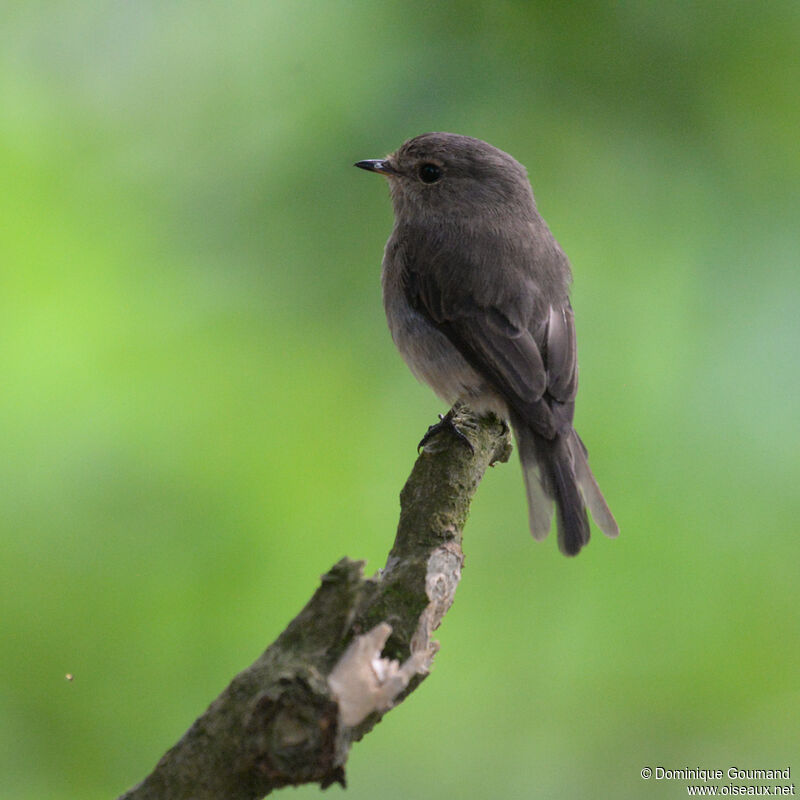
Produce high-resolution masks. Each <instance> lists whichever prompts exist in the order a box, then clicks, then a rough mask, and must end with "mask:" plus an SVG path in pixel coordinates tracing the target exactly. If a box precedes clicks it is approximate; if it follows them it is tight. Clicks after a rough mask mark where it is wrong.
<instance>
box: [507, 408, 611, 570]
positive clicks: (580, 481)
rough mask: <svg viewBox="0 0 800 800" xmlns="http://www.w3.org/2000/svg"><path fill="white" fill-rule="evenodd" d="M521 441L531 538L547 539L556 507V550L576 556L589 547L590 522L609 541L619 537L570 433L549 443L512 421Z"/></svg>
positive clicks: (578, 443)
mask: <svg viewBox="0 0 800 800" xmlns="http://www.w3.org/2000/svg"><path fill="white" fill-rule="evenodd" d="M511 424H512V426H513V428H514V433H515V435H516V438H517V447H518V449H519V455H520V461H521V462H522V472H523V476H524V478H525V488H526V491H527V496H528V519H529V525H530V529H531V534H532V535H533V538H534V539H536V540H537V541H541V540H542V539H544V538H545V537H546V536H547V534H548V532H549V531H550V527H551V523H552V516H553V506H554V504H555V509H556V520H557V523H558V546H559V549H560V550H561V552H562V553H564V554H565V555H568V556H574V555H577V553H579V552H580V550H581V548H582V547H584V546H585V545H586V544H588V542H589V536H590V530H589V517H588V514H587V511H586V506H587V505H588V506H589V509H590V510H591V512H592V517H593V518H594V520H595V522H596V523H597V525H598V527H599V528H600V529H601V530H602V531H603V532H604V533H605V534H606V535H608V536H616V535H617V533H619V529H618V527H617V523H616V522H615V520H614V517H613V516H612V514H611V511H610V510H609V508H608V505H607V504H606V501H605V499H604V498H603V495H602V493H601V492H600V488H599V487H598V485H597V482H596V481H595V479H594V476H593V475H592V471H591V469H589V464H588V462H587V460H586V450H585V448H584V447H583V443H582V442H581V441H580V439H579V438H578V435H577V433H574V431H572V432H571V433H569V434H567V435H559V436H557V437H556V438H555V439H553V440H549V439H545V438H544V437H542V436H539V435H538V434H537V433H536V432H535V431H532V430H531V429H530V428H529V427H528V426H527V425H525V424H524V423H521V422H520V421H519V420H514V419H513V418H512V421H511Z"/></svg>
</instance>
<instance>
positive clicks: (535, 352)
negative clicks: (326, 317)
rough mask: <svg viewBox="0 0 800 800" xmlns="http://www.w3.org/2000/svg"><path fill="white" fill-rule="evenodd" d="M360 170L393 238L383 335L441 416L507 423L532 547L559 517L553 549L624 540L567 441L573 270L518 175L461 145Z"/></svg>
mask: <svg viewBox="0 0 800 800" xmlns="http://www.w3.org/2000/svg"><path fill="white" fill-rule="evenodd" d="M356 166H359V167H362V168H364V169H369V170H372V171H374V172H379V173H381V174H383V175H385V176H386V177H387V178H388V179H389V186H390V189H391V195H392V203H393V206H394V212H395V223H394V230H393V231H392V234H391V236H390V238H389V241H388V242H387V244H386V250H385V253H384V259H383V278H382V281H383V299H384V306H385V309H386V318H387V320H388V323H389V329H390V331H391V334H392V338H393V339H394V342H395V344H396V345H397V348H398V350H399V351H400V353H401V355H402V356H403V358H404V359H405V361H406V363H407V364H408V365H409V367H410V368H411V371H412V372H413V373H414V374H415V375H416V376H417V378H419V379H420V380H422V381H424V382H425V383H427V384H428V385H430V386H431V388H433V390H434V391H435V392H436V394H437V395H438V396H439V397H441V398H442V400H444V402H446V403H448V404H450V405H452V404H453V403H455V402H456V401H458V400H462V401H464V402H466V403H467V404H468V405H469V406H470V407H471V408H472V409H473V410H474V411H476V412H477V413H478V414H482V413H487V412H490V411H491V412H494V413H496V414H498V415H499V416H500V417H502V418H504V419H507V420H509V421H510V423H511V426H512V428H513V430H514V434H515V436H516V439H517V445H518V450H519V454H520V460H521V462H522V470H523V475H524V477H525V484H526V489H527V498H528V508H529V522H530V529H531V533H532V534H533V536H534V538H536V539H543V538H544V537H545V536H546V535H547V533H548V531H549V529H550V524H551V518H552V511H553V505H554V503H555V507H556V513H557V521H558V531H559V546H560V548H561V550H562V552H564V553H565V554H567V555H575V554H576V553H578V552H579V551H580V549H581V547H583V546H584V545H585V544H586V543H587V542H588V540H589V520H588V517H587V513H586V506H587V505H588V507H589V509H590V511H591V513H592V516H593V518H594V520H595V522H596V523H597V525H598V526H599V527H600V528H601V529H602V530H603V531H604V533H606V534H607V535H609V536H616V535H617V533H618V528H617V524H616V522H615V521H614V517H613V516H612V514H611V512H610V510H609V509H608V506H607V505H606V502H605V500H604V499H603V495H602V493H601V492H600V489H599V487H598V486H597V483H596V481H595V479H594V476H593V475H592V472H591V470H590V468H589V464H588V461H587V458H586V449H585V448H584V446H583V443H582V442H581V440H580V438H579V437H578V434H577V433H576V432H575V430H574V428H573V427H572V418H573V413H574V409H575V395H576V393H577V388H578V363H577V348H576V341H575V325H574V320H573V314H572V308H571V307H570V303H569V286H570V283H571V279H572V276H571V271H570V266H569V262H568V260H567V257H566V256H565V255H564V253H563V251H562V250H561V248H560V247H559V245H558V242H556V240H555V238H554V237H553V235H552V233H551V232H550V230H549V228H548V227H547V224H546V223H545V222H544V220H543V219H542V218H541V216H540V215H539V213H538V211H537V209H536V203H535V201H534V197H533V192H532V190H531V187H530V183H529V182H528V178H527V174H526V171H525V168H524V167H523V166H522V165H521V164H519V163H518V162H517V161H515V160H514V159H513V158H512V157H511V156H509V155H508V154H507V153H504V152H503V151H502V150H498V149H497V148H495V147H492V146H491V145H489V144H487V143H486V142H482V141H480V140H478V139H472V138H470V137H467V136H457V135H455V134H450V133H427V134H423V135H422V136H417V137H416V138H414V139H410V140H409V141H407V142H406V143H405V144H403V145H402V146H401V147H400V148H399V149H398V150H397V151H396V152H395V153H393V154H391V155H389V156H387V157H386V158H385V159H378V160H374V161H361V162H358V163H357V164H356Z"/></svg>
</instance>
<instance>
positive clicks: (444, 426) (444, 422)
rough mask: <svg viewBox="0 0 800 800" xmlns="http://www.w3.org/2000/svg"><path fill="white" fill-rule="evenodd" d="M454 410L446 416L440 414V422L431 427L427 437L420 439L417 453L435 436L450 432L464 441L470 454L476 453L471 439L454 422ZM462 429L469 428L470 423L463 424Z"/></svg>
mask: <svg viewBox="0 0 800 800" xmlns="http://www.w3.org/2000/svg"><path fill="white" fill-rule="evenodd" d="M453 416H454V415H453V410H452V409H451V410H450V411H448V412H447V413H446V414H439V421H438V422H437V423H436V424H435V425H431V426H430V428H428V430H427V431H426V432H425V435H424V436H423V437H422V439H420V442H419V444H418V445H417V452H419V451H420V450H422V448H423V447H425V445H426V444H428V442H429V441H430V440H431V439H433V437H434V436H437V435H438V434H440V433H442V431H449V432H450V433H452V434H453V435H454V436H455V437H456V438H457V439H459V440H460V441H462V442H463V443H464V444H465V445H466V446H467V447H468V448H469V451H470V453H473V454H474V453H475V448H474V447H473V446H472V442H471V441H470V440H469V437H468V436H467V434H466V433H464V431H463V430H462V429H461V428H460V427H459V426H458V425H456V423H455V422H454V421H453ZM462 427H465V428H469V427H470V425H469V423H467V424H464V423H462Z"/></svg>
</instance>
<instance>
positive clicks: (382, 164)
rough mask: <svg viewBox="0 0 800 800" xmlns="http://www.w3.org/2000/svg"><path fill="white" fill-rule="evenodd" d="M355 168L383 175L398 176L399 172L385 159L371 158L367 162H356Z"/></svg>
mask: <svg viewBox="0 0 800 800" xmlns="http://www.w3.org/2000/svg"><path fill="white" fill-rule="evenodd" d="M353 166H354V167H359V168H360V169H366V170H368V171H369V172H380V174H381V175H397V170H396V169H394V167H392V165H391V164H390V163H389V162H388V161H387V160H386V159H385V158H370V159H367V160H366V161H356V163H355V164H353Z"/></svg>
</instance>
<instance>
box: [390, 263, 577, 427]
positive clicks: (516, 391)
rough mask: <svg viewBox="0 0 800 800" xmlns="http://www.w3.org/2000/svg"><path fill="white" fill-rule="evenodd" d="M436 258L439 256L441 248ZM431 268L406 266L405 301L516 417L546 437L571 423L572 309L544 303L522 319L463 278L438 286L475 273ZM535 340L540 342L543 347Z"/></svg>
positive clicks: (509, 305)
mask: <svg viewBox="0 0 800 800" xmlns="http://www.w3.org/2000/svg"><path fill="white" fill-rule="evenodd" d="M437 255H438V256H439V258H441V257H442V251H441V250H439V252H438V253H437ZM431 266H433V265H432V264H431V263H425V264H423V263H419V262H417V263H414V261H410V262H409V263H407V264H406V269H405V275H404V288H405V292H406V297H407V299H408V301H409V303H410V304H411V305H412V307H413V308H415V309H416V310H417V311H418V312H419V313H421V314H423V315H424V316H425V317H426V318H427V319H428V320H429V321H430V322H431V323H432V324H433V325H435V326H436V328H437V329H438V330H440V331H441V332H442V333H444V334H445V335H446V336H447V337H448V339H449V340H450V341H451V342H452V343H453V345H454V346H455V347H456V349H457V350H458V351H459V352H460V353H461V354H462V355H463V356H464V358H465V359H466V361H467V362H468V363H469V364H470V365H471V366H472V367H473V368H474V369H475V370H476V371H477V372H478V373H479V374H480V375H483V376H485V377H486V378H488V379H489V382H490V383H491V384H492V385H493V386H494V388H495V389H496V390H497V391H498V393H499V394H501V395H502V396H503V398H504V399H505V400H506V402H507V403H508V404H509V405H510V406H511V408H512V409H513V410H514V411H515V412H516V414H517V416H519V417H521V418H522V419H523V420H524V421H525V422H526V423H527V424H529V425H530V426H531V427H532V428H533V429H534V430H535V431H537V432H538V433H539V434H540V435H542V436H544V437H546V438H548V439H552V438H553V437H554V436H555V435H556V433H557V432H558V430H559V428H560V427H561V425H562V423H563V422H564V421H565V417H568V418H569V420H571V416H572V415H571V406H572V402H571V401H572V400H573V399H574V397H575V392H576V390H577V361H576V356H575V328H574V323H573V318H572V310H571V309H570V308H569V306H567V307H565V308H559V309H552V308H550V309H548V311H547V313H548V314H549V316H545V317H544V318H540V319H536V318H535V316H534V317H533V318H530V317H529V318H528V319H523V318H522V316H524V315H521V314H520V304H519V303H515V302H509V303H506V302H503V299H502V296H500V295H498V294H497V293H494V296H493V297H492V296H491V295H492V293H491V292H488V291H486V290H485V286H484V287H480V288H482V289H483V291H480V290H479V291H477V292H476V291H472V292H471V291H470V286H469V285H468V282H467V284H466V285H458V284H456V285H454V284H452V283H451V284H448V285H447V287H446V291H445V287H444V286H442V281H441V279H440V276H442V275H447V276H454V275H455V276H458V275H459V274H461V275H464V274H466V275H469V274H474V271H471V270H470V269H468V268H467V269H461V270H459V269H458V268H456V267H454V265H450V266H451V267H453V268H450V269H444V270H443V269H441V268H431ZM435 266H440V265H435ZM471 288H472V289H475V288H476V287H471ZM481 295H483V297H481ZM481 301H483V302H481ZM487 301H488V302H487ZM530 305H531V306H532V304H530ZM523 306H524V304H523ZM535 334H537V336H535ZM536 338H539V340H540V341H542V342H543V347H542V349H540V348H539V346H538V345H537V343H536ZM562 403H566V404H567V405H568V406H569V408H568V409H564V411H567V413H566V414H564V413H562V409H561V408H560V406H561V404H562Z"/></svg>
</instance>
